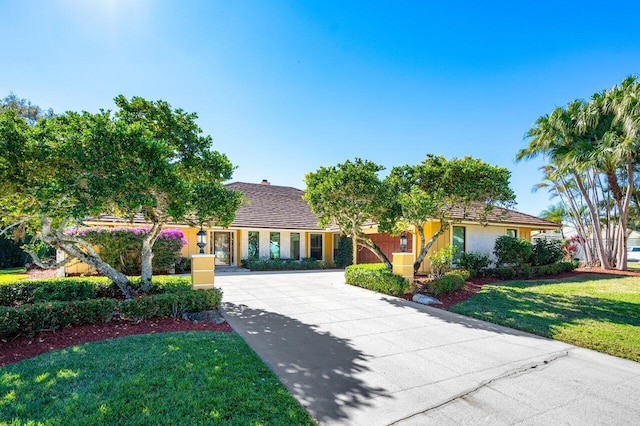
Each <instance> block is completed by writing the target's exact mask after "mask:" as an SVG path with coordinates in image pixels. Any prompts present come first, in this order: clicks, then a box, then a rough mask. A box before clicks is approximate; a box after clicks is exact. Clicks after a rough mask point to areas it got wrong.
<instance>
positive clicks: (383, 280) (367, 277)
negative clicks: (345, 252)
mask: <svg viewBox="0 0 640 426" xmlns="http://www.w3.org/2000/svg"><path fill="white" fill-rule="evenodd" d="M344 277H345V281H346V283H347V284H351V285H355V286H358V287H362V288H366V289H368V290H373V291H377V292H380V293H384V294H390V295H392V296H401V295H403V294H404V293H406V292H407V291H408V290H409V289H410V286H409V282H408V281H407V280H406V279H405V278H403V277H401V276H399V275H394V274H393V273H392V272H391V271H390V270H388V269H387V268H386V267H385V266H384V264H383V263H367V264H361V265H351V266H347V267H346V268H345V270H344Z"/></svg>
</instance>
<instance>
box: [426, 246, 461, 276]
mask: <svg viewBox="0 0 640 426" xmlns="http://www.w3.org/2000/svg"><path fill="white" fill-rule="evenodd" d="M456 251H458V247H457V246H452V245H447V246H444V247H443V248H442V249H440V250H438V251H436V252H435V253H431V254H428V255H427V259H428V260H429V262H430V263H431V275H432V276H433V277H434V278H440V277H441V276H443V275H444V274H445V272H447V271H449V270H450V269H451V261H452V260H453V256H455V254H456Z"/></svg>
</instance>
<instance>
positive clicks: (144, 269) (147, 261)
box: [140, 222, 163, 294]
mask: <svg viewBox="0 0 640 426" xmlns="http://www.w3.org/2000/svg"><path fill="white" fill-rule="evenodd" d="M162 225H163V224H162V223H160V222H156V223H154V224H153V225H152V226H151V229H149V232H148V233H147V235H145V236H144V238H143V239H142V249H141V251H140V261H141V272H140V291H142V292H143V293H145V294H147V293H149V291H150V290H151V286H152V285H153V282H152V280H153V245H154V244H155V242H156V240H157V239H158V235H160V231H161V230H162Z"/></svg>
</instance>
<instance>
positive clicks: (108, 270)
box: [41, 217, 132, 299]
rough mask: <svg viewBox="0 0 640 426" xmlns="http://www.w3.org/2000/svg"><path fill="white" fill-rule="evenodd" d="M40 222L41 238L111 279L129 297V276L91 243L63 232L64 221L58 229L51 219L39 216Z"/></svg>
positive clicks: (130, 295) (130, 293)
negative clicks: (104, 258)
mask: <svg viewBox="0 0 640 426" xmlns="http://www.w3.org/2000/svg"><path fill="white" fill-rule="evenodd" d="M41 223H42V240H43V241H44V242H45V243H47V244H50V245H52V246H53V247H57V248H60V249H61V250H62V251H64V252H65V253H66V254H67V255H68V256H71V257H75V258H76V259H78V260H80V261H81V262H84V263H86V264H87V265H89V266H91V267H93V268H94V269H95V270H96V271H98V272H100V273H101V274H102V275H104V276H105V277H107V278H109V279H110V280H111V281H113V282H114V283H115V284H116V285H117V286H118V288H119V289H120V291H121V292H122V294H123V295H124V297H125V298H126V299H131V297H132V291H131V282H130V281H129V278H127V276H126V275H125V274H123V273H122V272H119V271H117V270H116V269H115V268H114V267H113V266H111V265H109V264H108V263H106V262H105V261H104V260H102V258H101V257H100V255H99V254H98V253H97V252H96V251H95V250H94V249H93V247H92V246H91V244H89V243H87V242H86V241H84V240H82V239H80V238H76V237H74V236H71V235H66V234H65V233H64V227H65V223H66V222H63V223H62V225H61V226H60V227H59V228H58V229H55V230H54V229H52V228H51V221H50V220H49V219H47V218H45V217H42V218H41Z"/></svg>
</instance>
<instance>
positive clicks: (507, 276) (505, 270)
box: [491, 266, 517, 280]
mask: <svg viewBox="0 0 640 426" xmlns="http://www.w3.org/2000/svg"><path fill="white" fill-rule="evenodd" d="M491 275H492V276H494V277H496V278H498V279H500V280H512V279H514V278H515V277H516V275H517V274H516V271H515V269H513V268H511V267H509V266H505V267H500V268H494V269H492V270H491Z"/></svg>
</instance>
